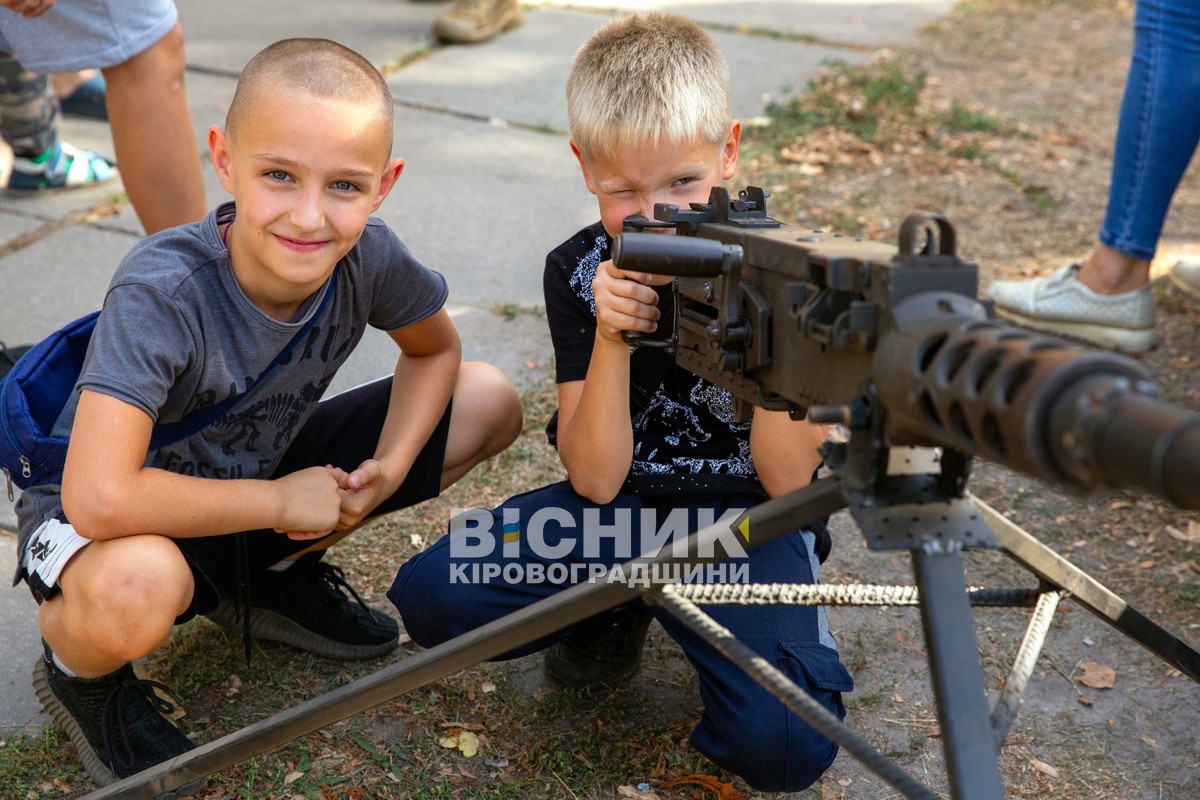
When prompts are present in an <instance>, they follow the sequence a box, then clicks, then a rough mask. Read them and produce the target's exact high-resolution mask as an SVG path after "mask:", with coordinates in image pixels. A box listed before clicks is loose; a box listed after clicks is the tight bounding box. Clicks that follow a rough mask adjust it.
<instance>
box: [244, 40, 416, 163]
mask: <svg viewBox="0 0 1200 800" xmlns="http://www.w3.org/2000/svg"><path fill="white" fill-rule="evenodd" d="M280 91H282V92H287V91H300V92H304V93H308V94H312V95H315V96H317V97H324V98H330V99H334V100H340V101H343V102H350V103H363V104H367V105H374V106H375V108H376V110H377V112H378V116H379V122H380V124H381V125H383V126H384V129H385V130H386V132H387V141H388V146H389V148H390V147H391V141H392V115H393V108H392V93H391V91H390V90H389V89H388V85H387V83H386V82H385V81H384V80H383V76H382V75H381V74H380V73H379V70H377V69H376V68H375V66H374V65H373V64H372V63H371V62H370V61H367V59H365V58H363V57H362V56H361V55H359V54H358V53H356V52H355V51H354V50H351V49H350V48H349V47H346V46H345V45H341V44H338V43H337V42H334V41H331V40H329V39H306V38H297V39H282V40H280V41H278V42H275V43H274V44H271V45H268V46H267V47H265V48H263V49H262V50H260V51H259V52H258V53H257V54H256V55H255V56H254V57H253V58H251V59H250V61H249V62H247V64H246V67H245V69H243V70H242V74H241V75H240V76H239V77H238V83H237V89H235V90H234V93H233V102H231V103H230V104H229V111H228V113H227V114H226V115H225V133H226V135H227V136H228V137H229V138H230V140H232V139H233V138H234V137H235V136H236V135H237V128H238V125H239V124H240V123H241V121H242V120H243V119H244V118H245V116H246V115H247V114H248V113H249V112H250V110H251V109H252V108H253V106H254V101H255V100H256V99H257V98H258V97H260V96H261V95H262V94H263V93H266V92H280ZM389 157H390V154H389Z"/></svg>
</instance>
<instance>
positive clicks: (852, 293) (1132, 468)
mask: <svg viewBox="0 0 1200 800" xmlns="http://www.w3.org/2000/svg"><path fill="white" fill-rule="evenodd" d="M766 196H767V195H766V193H765V192H764V191H763V190H761V189H757V188H755V187H748V188H746V189H744V190H742V191H741V192H739V193H738V196H737V197H736V198H731V197H730V195H729V192H728V191H727V190H725V189H723V188H716V189H713V191H712V194H711V196H710V198H709V202H708V203H696V204H692V205H691V206H690V207H689V208H687V209H680V208H678V207H676V206H671V205H658V206H656V207H655V219H654V220H647V219H645V218H640V217H639V218H631V219H628V220H626V228H625V230H626V232H624V233H622V234H621V235H620V236H618V237H617V240H616V243H615V247H614V253H613V260H614V263H615V264H616V265H617V266H618V267H620V268H621V269H629V270H636V271H641V272H651V273H656V274H665V275H672V276H675V277H676V278H677V280H676V281H675V283H674V293H675V319H674V325H673V326H672V327H673V330H670V331H668V332H667V336H666V338H665V340H664V339H662V337H658V341H657V342H656V345H657V346H660V347H665V348H666V349H667V350H668V352H672V353H673V354H674V356H675V360H676V363H678V364H679V365H680V366H683V367H685V368H687V369H689V370H691V371H692V372H694V373H696V374H697V375H700V376H701V377H704V378H706V379H708V380H710V381H712V382H713V383H715V384H717V385H718V386H722V387H724V388H726V389H728V390H729V391H730V393H731V394H732V396H733V398H734V400H735V403H736V405H737V406H738V407H739V417H740V418H742V419H747V418H748V416H749V414H748V411H749V406H750V405H754V406H760V407H763V408H767V409H772V410H788V411H789V412H790V413H791V414H792V415H793V416H794V417H797V418H799V417H803V416H804V415H805V414H806V413H807V412H808V410H809V409H810V408H812V407H818V408H819V410H818V411H817V412H816V413H815V414H814V415H813V416H814V418H821V419H838V420H839V421H844V422H848V423H849V424H850V425H851V427H856V428H857V429H858V431H859V435H858V440H859V441H860V442H861V441H862V440H864V439H868V440H870V441H869V444H868V445H862V444H860V445H857V447H858V449H859V450H865V451H867V452H869V453H875V454H877V453H878V452H879V451H882V450H884V449H886V448H887V447H891V446H898V445H916V446H937V447H943V448H950V449H953V450H956V451H958V452H960V453H964V454H967V455H970V456H979V457H982V458H985V459H987V460H989V461H994V462H996V463H1000V464H1003V465H1005V466H1008V467H1010V468H1012V469H1015V470H1017V471H1019V472H1023V473H1025V474H1028V475H1032V476H1034V477H1037V478H1040V479H1042V480H1045V481H1047V482H1050V483H1054V484H1057V485H1060V486H1063V487H1065V488H1067V489H1070V490H1074V491H1085V490H1090V489H1094V488H1096V487H1099V486H1110V487H1114V488H1129V489H1139V490H1142V491H1146V492H1149V493H1151V494H1155V495H1158V496H1160V497H1163V498H1165V499H1167V500H1168V501H1169V502H1171V503H1173V504H1175V505H1178V506H1180V507H1183V508H1200V414H1197V413H1196V412H1195V411H1189V410H1187V409H1183V408H1181V407H1178V406H1175V405H1172V404H1170V403H1167V402H1165V401H1164V400H1162V399H1161V398H1160V397H1159V392H1158V389H1157V387H1156V386H1155V385H1154V383H1153V381H1152V380H1151V378H1150V376H1149V374H1148V373H1147V372H1146V370H1145V369H1144V368H1143V367H1142V366H1141V365H1140V364H1138V363H1137V362H1136V361H1133V360H1132V359H1129V358H1126V357H1124V356H1120V355H1117V354H1114V353H1108V352H1098V351H1088V350H1083V349H1080V348H1078V347H1075V346H1073V345H1071V344H1069V343H1067V342H1065V341H1062V340H1060V339H1056V338H1052V337H1048V336H1043V335H1041V334H1038V333H1035V332H1033V331H1028V330H1025V329H1021V328H1016V327H1012V326H1008V325H1004V324H1001V323H999V322H997V321H996V320H994V319H993V318H992V313H991V309H990V307H989V306H987V305H985V304H984V303H982V302H980V301H979V300H978V299H977V292H978V267H977V266H976V265H975V264H974V263H969V262H966V261H963V260H962V259H961V258H959V256H958V255H957V253H956V248H957V236H956V232H955V230H954V227H953V225H952V224H951V223H950V222H949V220H947V219H946V218H945V217H943V216H941V215H938V214H912V215H910V216H909V217H908V218H907V219H905V220H904V222H903V224H902V225H901V227H900V235H899V238H898V243H897V244H896V245H887V244H884V243H881V242H875V241H868V240H864V239H861V238H855V237H849V236H843V235H840V234H837V233H830V232H826V231H821V230H802V229H797V228H794V227H790V226H787V225H783V224H781V223H780V222H778V221H776V220H774V219H771V218H770V217H769V216H768V215H767V209H766ZM656 228H658V229H661V228H673V229H674V233H675V234H676V235H675V236H663V235H655V234H650V233H646V232H645V231H647V230H649V229H656ZM659 233H661V231H660V232H659ZM627 340H628V341H630V343H631V344H635V345H636V344H640V343H641V342H642V341H643V340H641V339H639V338H638V337H627ZM854 441H855V437H854V436H852V441H851V450H854V449H855V445H854ZM873 457H874V456H870V455H864V456H862V458H861V459H860V460H867V461H869V460H870V459H871V458H873ZM863 480H866V481H869V480H870V479H869V478H863Z"/></svg>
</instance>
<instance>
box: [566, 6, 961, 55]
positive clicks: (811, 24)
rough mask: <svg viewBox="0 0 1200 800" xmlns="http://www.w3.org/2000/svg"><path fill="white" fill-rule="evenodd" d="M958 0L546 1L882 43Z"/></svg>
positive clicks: (904, 37) (899, 39)
mask: <svg viewBox="0 0 1200 800" xmlns="http://www.w3.org/2000/svg"><path fill="white" fill-rule="evenodd" d="M954 4H955V0H546V5H548V6H561V7H570V8H575V9H591V10H593V11H596V12H599V13H608V14H610V15H611V14H612V13H613V12H614V11H617V12H621V13H628V12H633V11H671V12H674V13H677V14H685V15H687V16H689V17H691V18H692V19H694V20H696V21H697V22H700V23H703V24H705V25H710V26H722V27H728V28H732V29H734V30H742V31H746V32H761V33H774V34H784V35H788V36H793V37H802V38H811V39H813V40H818V41H823V42H831V43H832V42H836V43H842V44H847V45H866V46H869V47H879V46H882V45H887V44H895V43H903V42H907V41H908V40H909V39H911V38H912V36H913V35H914V34H915V33H916V32H917V30H918V29H919V28H920V27H921V26H922V25H924V24H926V23H928V22H931V21H932V20H934V19H937V18H938V17H941V16H942V15H944V14H946V13H947V12H949V11H950V9H951V8H953V7H954Z"/></svg>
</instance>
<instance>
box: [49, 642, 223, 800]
mask: <svg viewBox="0 0 1200 800" xmlns="http://www.w3.org/2000/svg"><path fill="white" fill-rule="evenodd" d="M43 645H44V643H43ZM155 689H161V690H162V691H164V692H166V693H167V694H168V695H170V696H171V697H172V698H173V699H174V700H175V701H176V702H178V701H179V698H177V697H175V695H174V694H173V693H172V692H171V690H170V689H168V688H167V687H165V686H163V685H162V684H161V683H158V682H157V681H149V680H142V679H140V678H138V677H137V675H135V674H134V672H133V667H132V666H131V665H129V664H126V665H125V666H123V667H121V668H120V669H119V670H117V671H116V672H113V673H111V674H109V675H105V676H103V677H100V678H72V677H70V676H69V675H65V674H63V672H62V670H60V669H59V668H58V666H57V665H56V664H55V663H54V658H53V656H52V655H51V653H50V647H49V646H48V645H46V646H45V655H43V656H42V658H40V659H38V662H37V664H35V665H34V667H33V690H34V692H36V693H37V698H38V700H39V701H41V704H42V708H44V709H46V712H47V713H48V714H49V715H50V716H51V717H52V718H53V719H54V721H55V722H56V723H57V724H58V726H59V727H61V728H62V729H63V730H65V731H66V732H67V736H68V737H70V739H71V744H73V745H74V746H75V750H76V751H77V752H78V753H79V758H80V760H81V761H83V768H84V770H86V771H87V774H88V777H90V778H91V779H92V780H93V781H95V782H96V784H97V785H99V786H107V785H109V784H110V783H114V782H116V781H117V780H120V779H121V778H127V777H129V776H130V775H133V774H135V773H138V772H141V771H142V770H144V769H147V768H149V767H152V766H154V765H155V764H161V763H162V762H164V761H167V760H168V759H172V758H175V757H176V756H178V755H182V754H183V753H186V752H188V751H189V750H191V749H192V748H194V747H195V745H194V744H192V742H191V740H190V739H188V738H187V737H186V736H184V735H183V734H182V733H181V732H180V731H179V729H178V728H176V727H175V726H174V725H173V724H172V723H171V721H170V720H168V719H167V718H166V717H164V716H163V714H169V713H171V712H172V711H174V710H175V706H173V705H172V704H171V703H170V702H168V701H167V700H165V699H163V698H162V697H161V696H159V695H158V694H157V693H156V692H155ZM204 783H205V780H204V779H203V778H200V779H198V780H196V781H193V782H192V783H189V784H188V785H186V786H183V787H180V788H178V789H175V790H174V791H171V792H167V793H166V794H160V795H158V797H159V798H177V797H186V796H189V795H195V794H196V793H197V792H199V791H200V789H201V788H203V787H204Z"/></svg>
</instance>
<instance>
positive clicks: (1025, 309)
mask: <svg viewBox="0 0 1200 800" xmlns="http://www.w3.org/2000/svg"><path fill="white" fill-rule="evenodd" d="M1082 264H1083V262H1082V261H1076V262H1074V263H1072V264H1068V265H1067V266H1065V267H1062V268H1060V269H1058V270H1056V271H1055V272H1053V273H1052V274H1050V275H1048V276H1046V277H1045V278H1035V279H1033V280H1024V281H995V282H993V283H992V285H991V286H990V287H988V292H987V296H988V298H989V299H990V300H992V301H993V302H994V303H995V304H996V316H998V317H1000V318H1001V319H1005V320H1008V321H1009V322H1012V323H1014V324H1016V325H1020V326H1022V327H1025V328H1032V329H1033V330H1036V331H1043V332H1046V333H1054V334H1058V335H1059V336H1068V337H1070V338H1072V339H1080V340H1082V341H1084V342H1087V343H1089V344H1094V345H1099V346H1100V347H1104V348H1108V349H1110V350H1120V351H1122V352H1126V353H1144V352H1146V351H1147V350H1149V349H1150V348H1151V347H1153V346H1154V319H1155V317H1154V295H1153V294H1151V293H1150V285H1149V284H1146V285H1145V286H1143V287H1142V288H1140V289H1135V290H1134V291H1132V292H1124V293H1122V294H1100V293H1098V292H1094V291H1092V290H1091V289H1089V288H1088V287H1087V286H1084V285H1083V284H1082V283H1081V282H1080V281H1079V267H1080V266H1081V265H1082ZM1197 286H1200V280H1198V281H1197Z"/></svg>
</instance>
